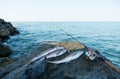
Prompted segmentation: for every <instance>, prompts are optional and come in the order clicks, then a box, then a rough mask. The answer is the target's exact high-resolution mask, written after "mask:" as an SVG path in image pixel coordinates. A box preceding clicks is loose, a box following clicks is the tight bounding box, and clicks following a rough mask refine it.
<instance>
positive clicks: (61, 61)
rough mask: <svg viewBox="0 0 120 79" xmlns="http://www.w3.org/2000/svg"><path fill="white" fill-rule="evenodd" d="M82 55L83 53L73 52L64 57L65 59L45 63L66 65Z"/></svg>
mask: <svg viewBox="0 0 120 79" xmlns="http://www.w3.org/2000/svg"><path fill="white" fill-rule="evenodd" d="M83 53H84V51H74V52H73V53H71V54H69V55H68V56H66V57H65V58H63V59H61V60H57V61H47V62H49V63H53V64H60V63H68V62H70V61H72V60H74V59H77V58H79V57H80V56H81V55H82V54H83Z"/></svg>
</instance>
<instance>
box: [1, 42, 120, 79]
mask: <svg viewBox="0 0 120 79" xmlns="http://www.w3.org/2000/svg"><path fill="white" fill-rule="evenodd" d="M53 47H55V46H54V45H50V44H41V45H40V46H39V47H38V48H37V49H36V50H34V51H33V52H31V53H30V54H28V55H25V56H23V57H21V58H20V59H18V60H17V61H15V62H14V63H11V64H10V65H7V66H6V67H5V68H4V69H2V70H1V71H0V78H1V79H120V75H119V74H118V73H116V72H115V71H114V70H112V69H111V68H109V67H108V66H107V65H106V64H105V63H104V62H102V61H101V60H99V59H98V58H96V59H95V60H94V61H90V60H87V59H86V57H85V55H82V56H81V57H79V58H77V59H75V60H73V61H71V62H69V63H63V64H51V63H47V62H46V61H47V60H58V59H60V58H62V57H64V56H65V55H66V54H64V55H62V56H60V57H56V58H51V59H47V60H43V61H40V60H37V61H35V62H34V63H32V64H29V65H27V66H25V65H26V64H27V63H28V62H29V61H30V60H31V59H33V58H34V57H36V56H37V55H39V54H40V53H41V52H43V51H45V50H47V49H49V48H53ZM72 52H74V51H71V53H72Z"/></svg>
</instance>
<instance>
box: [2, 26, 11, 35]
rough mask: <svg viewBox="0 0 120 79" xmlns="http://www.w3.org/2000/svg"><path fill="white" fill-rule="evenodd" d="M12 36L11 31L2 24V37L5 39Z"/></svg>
mask: <svg viewBox="0 0 120 79" xmlns="http://www.w3.org/2000/svg"><path fill="white" fill-rule="evenodd" d="M9 34H10V31H9V29H8V28H7V27H5V25H3V24H0V37H5V36H8V35H9Z"/></svg>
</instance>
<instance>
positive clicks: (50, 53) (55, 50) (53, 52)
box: [31, 47, 67, 62]
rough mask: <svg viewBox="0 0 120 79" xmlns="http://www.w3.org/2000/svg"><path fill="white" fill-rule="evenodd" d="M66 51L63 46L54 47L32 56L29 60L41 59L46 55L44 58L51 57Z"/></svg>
mask: <svg viewBox="0 0 120 79" xmlns="http://www.w3.org/2000/svg"><path fill="white" fill-rule="evenodd" d="M61 50H62V51H61ZM66 51H67V49H65V48H64V47H55V48H53V49H49V50H47V51H44V52H42V53H41V54H40V55H38V56H37V57H34V58H33V59H32V60H31V62H34V61H36V60H38V59H41V60H43V59H44V58H45V57H46V56H47V57H46V58H51V57H55V56H59V55H62V54H64V53H65V52H66Z"/></svg>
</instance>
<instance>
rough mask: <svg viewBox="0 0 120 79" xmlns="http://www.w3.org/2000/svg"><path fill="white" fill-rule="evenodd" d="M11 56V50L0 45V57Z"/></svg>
mask: <svg viewBox="0 0 120 79" xmlns="http://www.w3.org/2000/svg"><path fill="white" fill-rule="evenodd" d="M10 54H12V50H11V49H10V48H9V47H8V46H4V45H2V44H0V57H7V56H9V55H10Z"/></svg>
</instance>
